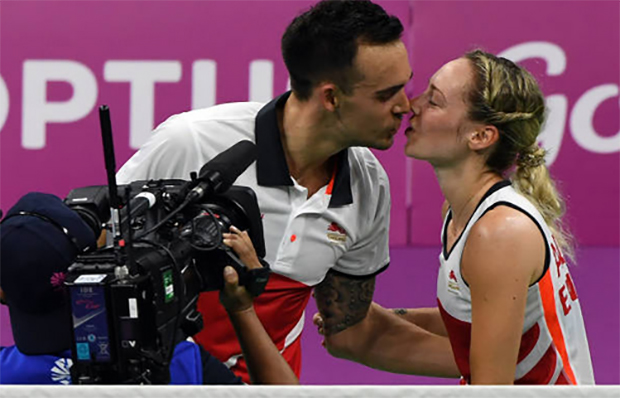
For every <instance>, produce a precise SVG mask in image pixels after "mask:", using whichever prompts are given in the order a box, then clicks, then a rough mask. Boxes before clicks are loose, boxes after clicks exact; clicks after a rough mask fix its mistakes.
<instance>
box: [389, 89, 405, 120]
mask: <svg viewBox="0 0 620 398" xmlns="http://www.w3.org/2000/svg"><path fill="white" fill-rule="evenodd" d="M392 112H393V113H394V114H395V115H398V116H403V115H404V114H406V113H408V112H409V99H408V98H407V94H406V93H405V90H401V91H400V92H399V93H398V98H397V102H396V104H395V105H394V108H393V109H392Z"/></svg>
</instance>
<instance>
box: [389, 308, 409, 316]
mask: <svg viewBox="0 0 620 398" xmlns="http://www.w3.org/2000/svg"><path fill="white" fill-rule="evenodd" d="M392 311H393V312H394V313H395V314H396V315H399V316H405V315H407V309H406V308H394V309H393V310H392Z"/></svg>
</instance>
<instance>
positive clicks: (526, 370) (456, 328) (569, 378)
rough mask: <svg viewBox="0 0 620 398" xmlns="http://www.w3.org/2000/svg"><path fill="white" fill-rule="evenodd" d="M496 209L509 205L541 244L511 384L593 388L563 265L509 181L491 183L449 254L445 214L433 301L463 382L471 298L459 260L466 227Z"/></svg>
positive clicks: (535, 213)
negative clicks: (538, 273)
mask: <svg viewBox="0 0 620 398" xmlns="http://www.w3.org/2000/svg"><path fill="white" fill-rule="evenodd" d="M496 206H509V207H512V208H514V209H516V210H519V211H521V212H523V213H524V214H526V215H527V216H528V217H529V218H530V219H532V221H534V222H535V223H536V225H537V226H538V228H539V229H540V231H541V232H542V235H543V237H544V239H545V243H546V256H545V257H546V258H545V269H544V271H543V275H542V277H541V278H540V279H539V280H538V281H537V282H536V283H534V284H533V285H532V286H530V288H529V290H528V295H527V304H526V309H525V321H524V324H523V331H522V337H521V345H520V348H519V355H518V358H517V368H516V372H515V379H514V381H515V384H594V375H593V371H592V361H591V359H590V349H589V347H588V341H587V338H586V331H585V327H584V323H583V317H582V314H581V307H580V305H579V299H578V296H577V292H576V290H575V285H574V284H573V280H572V278H571V276H570V273H569V270H568V266H567V264H566V261H565V259H564V257H563V256H562V253H561V252H560V249H559V247H558V245H557V243H556V242H555V239H554V238H553V235H552V234H551V231H550V230H549V228H548V227H547V225H546V223H545V222H544V219H543V217H542V216H541V214H540V213H539V212H538V210H537V209H536V208H535V207H534V206H533V205H532V204H531V203H530V202H529V201H528V200H527V199H526V198H525V197H523V196H522V195H520V194H519V193H517V192H516V191H515V190H514V189H513V188H512V187H511V186H510V182H509V181H502V182H500V183H498V184H495V185H494V186H493V187H492V188H491V189H490V190H489V192H487V194H486V195H485V197H483V199H482V200H481V202H480V203H479V205H478V207H477V208H476V210H475V211H474V213H473V215H472V216H471V218H470V220H469V221H468V223H467V225H466V226H465V229H464V230H463V232H462V233H461V235H460V237H458V238H457V240H456V241H455V243H454V245H453V248H452V249H451V251H450V253H448V252H447V248H446V236H447V235H446V227H447V225H448V223H449V221H450V219H451V217H452V213H451V211H450V212H448V214H447V215H446V219H445V220H444V225H443V228H442V246H443V250H442V253H441V255H440V262H441V266H440V269H439V277H438V280H437V300H438V302H439V310H440V312H441V316H442V318H443V321H444V323H445V325H446V329H447V331H448V335H449V338H450V343H451V345H452V350H453V351H454V356H455V359H456V362H457V365H458V367H459V370H460V372H461V374H462V376H463V382H467V383H469V382H470V379H471V371H470V367H469V347H470V340H471V293H470V290H469V286H468V285H467V284H466V282H465V281H464V280H463V278H462V277H461V268H460V264H461V257H462V255H463V248H464V247H465V243H466V242H467V236H468V235H469V231H471V228H472V226H473V225H474V224H475V223H476V221H478V219H480V217H482V216H483V215H484V214H485V213H486V212H487V211H489V210H491V209H493V208H494V207H496Z"/></svg>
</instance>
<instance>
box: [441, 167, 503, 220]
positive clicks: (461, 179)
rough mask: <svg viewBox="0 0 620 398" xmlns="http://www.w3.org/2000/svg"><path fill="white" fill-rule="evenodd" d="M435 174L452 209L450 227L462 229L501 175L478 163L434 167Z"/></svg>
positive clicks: (499, 179)
mask: <svg viewBox="0 0 620 398" xmlns="http://www.w3.org/2000/svg"><path fill="white" fill-rule="evenodd" d="M435 174H436V175H437V180H438V181H439V186H440V187H441V192H442V193H443V195H444V198H445V199H446V201H448V203H449V204H450V209H451V210H452V223H451V224H452V228H454V230H455V231H458V232H460V231H462V230H463V228H465V225H466V224H467V221H468V220H469V218H470V217H471V215H472V214H473V212H474V211H475V209H476V206H477V205H478V203H479V202H480V199H482V197H483V196H484V194H485V193H486V192H487V191H488V190H489V189H490V188H491V187H492V186H493V185H494V184H496V183H497V182H499V181H501V180H502V177H501V176H500V175H498V174H496V173H493V172H490V171H489V170H488V169H486V168H485V167H482V166H481V165H480V164H479V163H474V162H470V163H464V164H461V165H459V166H458V167H453V168H440V167H435Z"/></svg>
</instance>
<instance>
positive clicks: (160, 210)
mask: <svg viewBox="0 0 620 398" xmlns="http://www.w3.org/2000/svg"><path fill="white" fill-rule="evenodd" d="M100 118H101V124H102V136H103V142H104V152H105V159H106V169H107V172H108V173H107V174H108V185H107V186H93V187H85V188H78V189H74V190H73V191H71V192H70V193H69V195H68V196H67V198H66V199H65V203H66V204H67V205H68V206H69V207H70V208H72V209H73V210H74V211H76V212H77V213H78V214H80V215H81V216H82V218H83V219H84V220H85V221H86V222H87V223H88V224H89V225H90V227H91V228H92V229H93V231H94V232H95V234H96V235H97V236H99V234H100V233H101V231H102V228H107V229H109V230H111V231H107V232H108V233H109V234H111V235H112V236H111V238H110V239H108V241H111V243H110V244H108V245H107V246H106V247H102V248H100V249H97V250H96V251H94V252H90V253H87V254H84V255H80V256H78V258H77V260H76V261H75V263H74V264H73V265H72V266H71V267H70V268H69V271H68V274H67V278H66V281H65V285H66V286H68V288H69V292H70V300H71V307H72V320H73V337H74V338H73V346H72V358H73V365H72V367H71V376H72V380H73V383H74V384H160V383H161V384H165V383H168V382H169V378H170V376H169V371H168V369H169V364H170V360H171V358H172V355H173V353H174V348H175V345H176V343H178V342H179V340H180V339H181V338H183V337H184V336H191V335H193V334H195V333H197V332H198V331H200V330H201V328H202V326H203V325H202V318H201V316H200V314H198V313H197V312H196V310H195V304H196V301H197V299H198V295H199V293H200V292H205V291H213V290H218V289H221V288H222V287H223V269H224V267H225V266H227V265H231V266H233V267H234V268H235V269H236V271H237V273H238V274H239V280H240V284H241V285H244V286H245V287H246V289H247V290H248V291H249V292H250V293H251V294H253V295H254V296H257V295H259V294H260V293H261V292H262V291H263V289H264V287H265V285H266V283H267V280H268V278H269V266H268V264H266V263H265V262H264V261H263V260H262V258H263V257H264V255H265V244H264V238H263V230H262V221H261V217H260V211H259V208H258V203H257V200H256V196H255V194H254V191H252V190H251V189H250V188H247V187H242V186H233V185H232V184H233V183H234V181H235V180H236V179H237V177H238V176H239V175H240V174H241V173H243V171H244V170H245V169H246V168H247V167H248V166H249V165H250V164H251V163H252V162H254V160H255V159H256V154H255V151H256V147H255V145H254V144H253V143H251V142H250V141H241V142H239V143H237V144H235V145H234V146H232V147H231V148H229V149H228V150H226V151H224V152H222V153H221V154H219V155H218V156H216V157H215V158H213V159H212V160H211V161H210V162H208V163H206V164H205V165H204V166H203V167H202V169H201V170H200V173H199V174H198V175H197V174H196V173H192V175H191V178H190V179H189V180H187V181H186V180H178V179H170V180H150V181H136V182H133V183H131V184H129V185H125V186H118V187H117V186H116V180H115V176H114V172H115V164H114V152H113V149H112V137H111V127H110V121H109V110H108V108H107V107H106V106H102V107H101V108H100ZM108 219H110V222H109V223H106V221H107V220H108ZM106 225H107V227H106ZM231 225H235V226H236V227H238V228H239V229H241V230H247V231H248V234H249V236H250V238H251V240H252V243H253V244H254V247H255V249H256V252H257V255H258V257H259V259H261V263H263V268H261V269H253V270H249V269H247V268H246V267H245V266H244V264H243V263H242V262H241V261H240V260H239V258H238V257H237V256H236V254H235V253H234V252H233V251H232V250H231V249H230V248H228V247H227V246H225V245H224V244H223V243H222V233H223V232H228V230H229V227H230V226H231Z"/></svg>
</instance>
